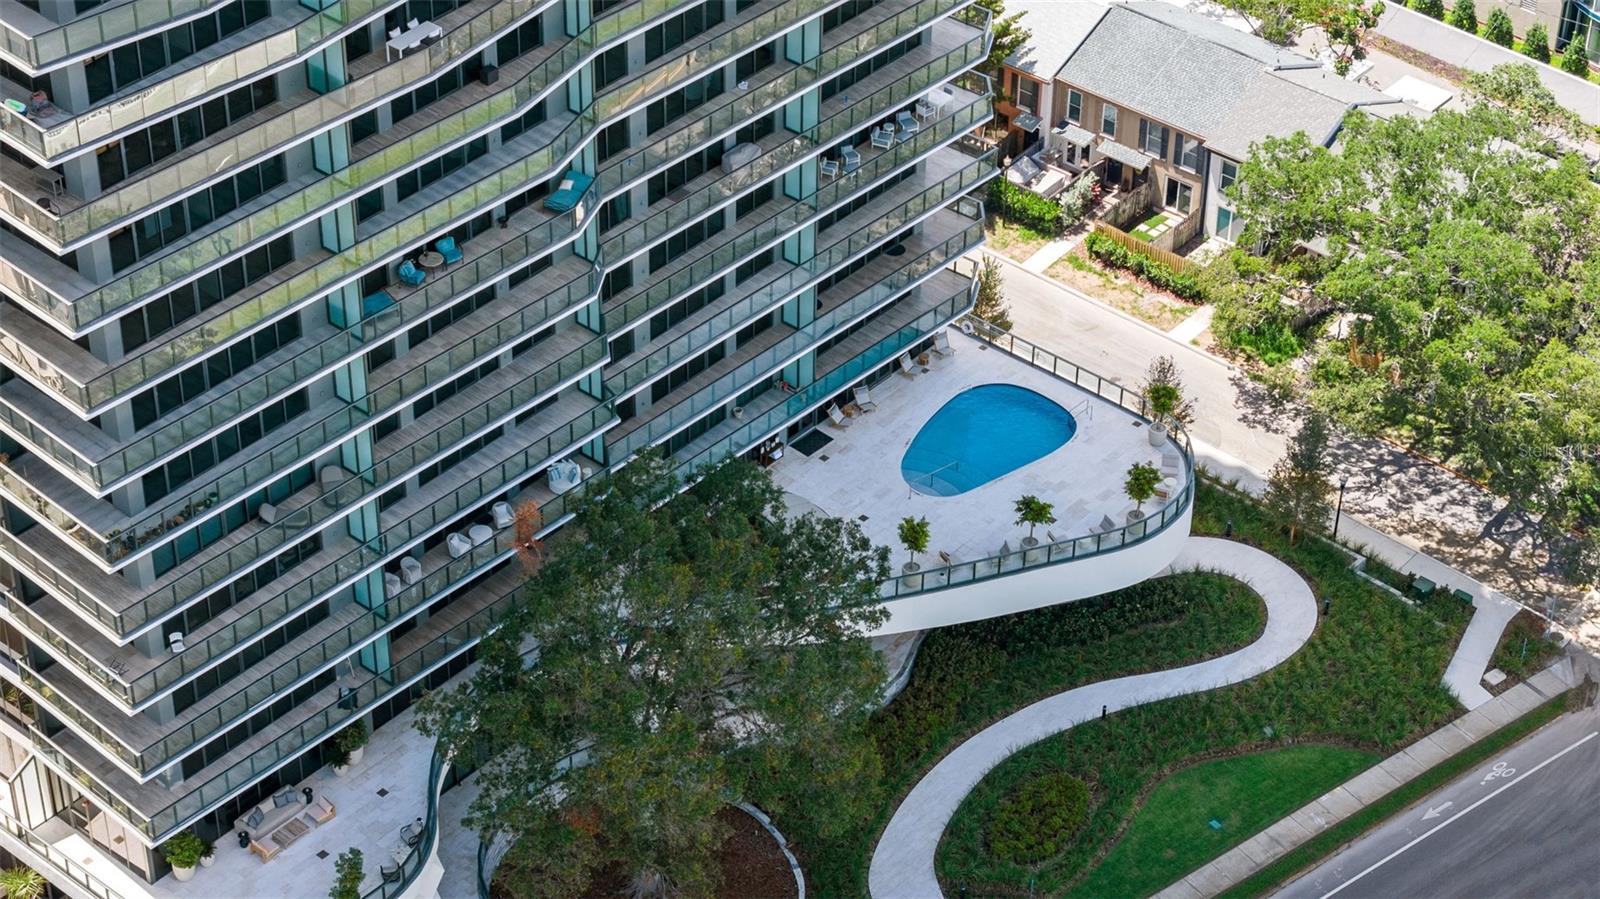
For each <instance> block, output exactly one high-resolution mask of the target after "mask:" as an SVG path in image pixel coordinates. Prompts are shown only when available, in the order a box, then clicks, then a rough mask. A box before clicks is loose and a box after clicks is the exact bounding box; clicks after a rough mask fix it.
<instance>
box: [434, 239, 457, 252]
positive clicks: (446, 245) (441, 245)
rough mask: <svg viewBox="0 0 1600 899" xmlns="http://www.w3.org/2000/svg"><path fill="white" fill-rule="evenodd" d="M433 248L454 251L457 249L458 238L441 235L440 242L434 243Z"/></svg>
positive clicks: (441, 250) (440, 250)
mask: <svg viewBox="0 0 1600 899" xmlns="http://www.w3.org/2000/svg"><path fill="white" fill-rule="evenodd" d="M433 248H434V249H436V250H438V251H439V252H441V253H454V252H455V250H456V239H455V238H454V237H441V238H439V242H438V243H436V244H434V245H433Z"/></svg>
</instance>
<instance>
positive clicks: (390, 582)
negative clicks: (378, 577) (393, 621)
mask: <svg viewBox="0 0 1600 899" xmlns="http://www.w3.org/2000/svg"><path fill="white" fill-rule="evenodd" d="M405 586H406V585H405V582H404V581H402V580H400V575H398V574H395V573H394V572H392V571H385V572H384V573H383V598H384V599H394V598H395V597H396V596H398V595H399V593H400V591H401V590H404V589H405Z"/></svg>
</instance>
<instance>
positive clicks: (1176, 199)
mask: <svg viewBox="0 0 1600 899" xmlns="http://www.w3.org/2000/svg"><path fill="white" fill-rule="evenodd" d="M1193 199H1194V188H1193V187H1190V186H1189V185H1188V184H1186V183H1184V182H1182V181H1179V180H1178V179H1177V178H1168V179H1167V206H1168V207H1170V208H1172V209H1176V210H1178V211H1179V212H1188V211H1189V204H1190V202H1191V201H1192V200H1193Z"/></svg>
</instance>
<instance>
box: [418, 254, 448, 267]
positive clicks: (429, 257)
mask: <svg viewBox="0 0 1600 899" xmlns="http://www.w3.org/2000/svg"><path fill="white" fill-rule="evenodd" d="M417 265H420V266H422V269H423V271H429V272H431V271H433V270H434V269H439V268H444V254H443V253H439V252H435V251H434V250H429V251H428V252H426V253H423V254H422V255H421V256H418V257H417Z"/></svg>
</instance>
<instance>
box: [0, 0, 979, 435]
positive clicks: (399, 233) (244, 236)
mask: <svg viewBox="0 0 1600 899" xmlns="http://www.w3.org/2000/svg"><path fill="white" fill-rule="evenodd" d="M960 2H964V0H922V3H921V4H919V5H918V7H916V8H914V9H919V8H922V7H923V6H924V5H927V7H926V13H925V14H926V15H928V16H930V21H931V20H932V19H934V18H937V17H938V16H936V15H934V13H935V12H938V11H939V10H940V9H946V11H947V7H949V6H954V5H956V4H959V3H960ZM781 25H782V23H781V22H776V21H775V22H772V23H770V27H772V28H776V29H778V30H780V31H781V30H782V29H781V27H780V26H781ZM688 52H689V53H690V54H692V53H693V51H688ZM724 61H726V60H724ZM818 77H819V73H818V71H817V70H816V69H815V68H814V64H807V65H805V66H801V67H796V68H793V69H791V70H789V72H788V74H787V75H786V76H783V77H780V78H777V79H775V80H774V81H772V82H769V83H768V84H767V85H765V86H764V87H763V88H762V89H759V90H752V91H749V92H748V94H746V95H745V97H744V98H743V99H745V100H746V101H747V102H755V101H757V99H758V95H759V98H760V100H761V104H760V105H759V106H757V107H756V109H767V108H770V107H771V106H772V105H773V104H774V103H775V102H777V101H778V99H779V98H780V97H784V96H788V95H790V94H792V93H794V92H796V91H799V90H801V89H803V88H804V87H805V86H806V85H808V84H810V83H812V82H814V81H815V80H816V79H817V78H818ZM790 82H793V84H790ZM785 85H787V88H786V89H784V88H783V86H785ZM775 87H777V88H780V90H779V91H778V96H769V95H771V94H772V93H773V88H775ZM633 90H634V88H633V87H632V86H631V82H630V83H629V84H625V85H623V86H622V87H621V88H618V89H617V91H616V92H612V93H611V94H607V95H606V96H604V97H601V98H599V99H597V100H596V102H595V103H594V104H591V105H590V108H589V109H588V110H586V111H585V112H584V113H582V114H581V115H579V116H578V117H577V118H576V119H574V120H573V121H572V122H571V123H570V124H569V125H568V126H567V127H566V128H565V129H563V130H562V132H561V133H560V135H559V136H558V137H557V138H556V139H555V140H554V141H552V142H551V143H550V144H547V145H546V146H545V147H543V148H541V149H540V150H537V151H535V152H534V153H532V154H530V155H528V156H525V157H523V158H522V159H520V160H518V161H516V162H513V163H510V164H509V165H507V166H505V167H503V168H502V169H500V170H499V171H498V172H496V173H495V174H494V175H491V176H489V177H487V178H484V179H482V180H479V181H477V182H476V183H474V184H472V185H470V186H465V187H463V188H462V190H460V191H458V192H457V193H455V194H454V195H452V196H451V197H450V198H448V199H447V200H444V201H443V202H440V203H437V204H434V205H432V206H429V207H427V208H425V209H423V210H421V211H419V212H418V213H416V214H414V215H411V216H409V217H407V218H405V219H403V220H401V221H400V222H397V223H395V224H394V225H392V226H390V227H389V228H386V229H383V230H382V231H380V232H379V233H378V234H377V235H374V236H373V237H370V238H368V239H366V240H363V241H361V242H360V243H358V244H357V245H356V246H355V247H353V248H352V249H350V250H347V251H345V252H343V253H340V254H337V255H335V256H333V257H331V258H329V259H327V260H325V261H324V262H322V263H321V264H319V265H316V266H314V267H312V268H310V269H308V270H307V271H304V272H301V273H300V274H298V275H296V276H293V277H291V278H288V279H286V280H285V281H284V282H282V283H280V284H278V285H276V286H274V287H271V288H268V289H267V290H266V291H264V292H263V293H261V294H258V295H257V296H256V297H254V298H253V299H252V300H250V301H247V302H245V303H243V304H241V305H239V306H236V307H234V308H233V309H231V310H229V311H227V312H224V313H221V314H219V315H217V316H216V317H214V318H212V319H211V320H209V321H207V322H206V324H205V325H204V326H203V327H200V328H196V329H192V330H190V331H188V332H187V333H184V334H181V335H177V336H176V337H175V338H174V339H172V340H169V341H167V342H165V343H163V344H162V345H161V346H159V347H157V348H155V349H153V350H152V351H149V352H145V353H141V354H140V355H138V356H136V357H135V358H133V359H130V360H128V361H126V362H123V363H121V364H119V365H117V366H116V367H115V368H113V369H112V370H111V371H110V372H107V373H105V374H102V375H99V376H97V377H95V378H92V379H90V381H89V382H88V383H87V384H78V383H76V382H75V381H74V380H73V379H72V378H69V377H67V376H66V375H65V374H64V373H62V372H60V371H59V370H57V369H55V367H54V366H51V365H49V364H48V363H47V362H46V361H45V360H43V359H41V358H40V357H39V356H38V355H37V354H33V353H28V352H26V351H25V349H24V348H22V347H21V346H20V345H19V343H18V342H17V341H16V340H15V339H14V338H12V337H11V336H9V335H0V355H3V356H5V357H6V358H7V359H8V361H11V362H12V363H13V364H15V365H17V366H19V367H21V368H23V369H25V370H27V371H28V372H29V373H30V374H31V375H33V376H34V377H35V378H36V379H37V380H38V381H39V383H41V384H44V385H46V386H48V387H49V388H50V389H51V390H53V391H55V392H57V393H58V394H60V395H61V396H62V397H63V398H64V399H65V400H66V401H68V402H70V403H74V404H76V405H78V406H79V407H81V408H82V409H84V410H85V411H88V410H94V409H99V408H101V407H103V406H104V405H106V404H108V403H110V402H112V401H114V399H115V398H116V397H118V396H122V395H125V394H127V393H129V392H131V391H133V390H134V389H136V388H138V387H140V386H142V385H143V384H145V383H147V382H148V381H150V380H152V379H154V378H156V377H159V376H160V375H162V374H164V373H166V372H168V371H170V370H172V369H173V368H175V367H177V366H180V365H182V364H184V363H187V362H190V361H193V360H197V359H199V358H201V357H202V356H204V355H206V354H208V353H209V352H212V351H214V350H216V349H217V348H219V347H220V346H222V345H223V344H225V343H227V342H228V341H230V340H232V339H235V338H236V337H237V336H238V335H239V334H240V333H242V332H243V331H244V330H246V329H247V328H249V327H252V326H255V325H257V324H259V323H260V322H261V321H263V320H265V319H268V318H271V317H273V316H274V315H276V314H279V313H280V312H281V311H282V310H283V309H284V308H286V307H287V306H289V305H290V304H292V303H293V302H295V301H297V300H299V299H303V298H304V297H306V296H312V295H316V294H318V293H321V292H323V291H325V290H327V289H330V288H331V287H333V286H336V285H335V284H334V283H330V282H332V281H335V280H336V279H338V278H341V277H346V276H349V275H351V273H352V270H355V271H359V270H360V269H364V268H367V267H370V266H371V265H372V264H373V263H375V262H378V261H381V260H382V259H384V258H386V257H387V256H390V255H393V254H394V253H395V252H396V251H398V250H400V249H402V248H404V247H407V246H412V245H415V244H416V243H418V242H421V241H422V240H424V239H425V238H426V236H427V235H428V234H430V233H438V232H440V231H442V230H444V226H445V225H446V224H447V223H448V222H451V221H457V220H460V219H463V218H466V217H469V216H470V215H471V214H473V213H475V212H478V211H481V210H483V209H485V208H489V207H492V206H493V205H495V203H496V202H497V201H499V200H500V199H502V198H503V197H504V196H505V195H507V194H509V193H511V192H513V191H514V189H516V188H520V187H523V186H525V185H526V184H527V183H529V182H530V181H537V180H539V178H540V177H541V176H542V175H543V173H545V172H546V170H549V169H553V168H554V164H555V162H556V161H557V160H558V159H566V158H568V157H569V156H570V155H571V154H572V153H573V152H575V151H576V149H577V146H578V145H579V144H580V143H581V142H582V141H583V140H585V139H586V138H587V136H588V135H589V134H590V133H592V132H593V130H594V128H595V126H596V124H597V123H598V121H600V119H599V118H598V117H597V115H596V110H597V109H598V108H600V107H601V106H602V105H603V103H604V102H609V101H607V97H610V96H613V95H614V94H615V93H617V92H627V93H631V92H632V91H633ZM735 96H736V97H738V96H739V94H738V93H737V92H736V93H735ZM740 105H741V104H739V103H730V104H728V105H727V106H724V107H723V108H722V110H720V112H721V113H722V114H726V113H728V112H729V110H731V109H733V108H736V107H738V106H740ZM754 111H755V110H752V112H751V113H746V114H745V115H744V117H743V118H748V117H749V115H750V114H753V112H754ZM717 120H718V117H717V115H716V114H712V115H705V114H700V115H699V116H698V117H697V119H696V123H695V125H694V126H693V127H692V128H688V129H684V130H683V131H680V132H677V133H676V134H675V135H674V137H681V136H682V135H684V134H686V133H689V132H695V131H699V130H703V129H708V128H712V127H714V126H715V125H716V123H717ZM735 124H737V121H736V122H731V123H729V124H728V125H727V126H726V127H727V128H731V127H733V125H735ZM435 127H437V126H435ZM662 143H663V144H665V143H670V142H662ZM398 146H402V144H397V145H396V147H398ZM660 146H662V144H658V145H657V147H660ZM391 149H393V148H391ZM409 152H415V151H414V150H413V151H409ZM643 152H646V153H647V152H648V151H643ZM640 156H641V154H634V157H633V158H639V157H640ZM673 158H675V157H674V156H666V157H664V158H661V159H659V163H665V162H670V161H672V159H673ZM365 162H366V160H363V161H362V163H358V164H357V166H360V165H364V164H365ZM629 164H632V163H631V162H630V163H629ZM357 166H352V167H351V169H347V170H345V172H341V173H338V174H336V175H334V176H331V177H330V178H327V179H323V180H322V181H319V182H317V184H315V185H312V186H311V187H309V188H307V189H306V190H304V191H300V192H298V193H296V194H295V195H293V196H291V197H288V198H285V199H284V200H280V201H279V202H277V203H275V204H273V205H271V206H269V207H267V208H266V209H263V210H260V211H258V212H256V213H255V214H253V215H250V216H248V217H246V218H244V219H242V220H240V221H239V222H235V223H234V224H232V225H229V226H226V227H224V228H222V229H219V230H218V231H216V232H213V233H211V234H208V235H206V236H205V237H204V238H201V239H199V240H196V241H195V242H193V243H190V244H188V245H186V246H185V247H184V248H182V249H180V250H178V251H177V252H174V253H171V254H168V255H166V256H163V257H161V258H160V259H159V260H156V261H155V262H152V263H151V264H150V265H147V266H143V267H141V268H139V269H138V270H136V271H135V272H133V273H132V274H130V275H128V276H125V277H123V278H121V279H119V280H117V281H115V282H113V283H112V284H110V285H107V286H106V287H103V288H99V289H97V290H96V291H95V292H94V293H93V294H92V295H91V296H90V297H88V298H85V300H87V301H89V302H95V301H96V300H103V299H106V298H108V297H111V296H115V295H117V294H123V296H122V298H121V299H120V300H119V301H118V302H117V305H119V306H120V305H121V304H122V303H125V302H131V301H132V300H133V299H134V298H135V297H136V296H142V295H144V294H145V293H149V292H151V291H153V290H156V289H168V288H170V286H171V284H172V283H173V282H175V281H181V280H183V277H184V276H185V275H187V274H189V273H191V272H194V271H198V270H201V269H203V268H204V266H206V265H207V264H209V263H212V262H214V261H215V260H216V259H219V258H224V257H227V256H229V255H232V254H233V253H235V252H236V251H238V250H240V249H243V248H244V247H245V246H246V245H248V244H250V243H251V242H254V241H256V240H258V239H262V238H265V237H267V236H269V235H271V234H274V233H276V232H277V231H278V230H280V229H281V228H283V227H286V226H288V225H289V224H292V223H295V222H299V221H301V220H303V219H304V218H306V217H307V216H310V215H314V214H316V213H317V211H318V210H319V209H321V208H323V207H324V206H325V205H326V204H327V203H329V202H331V201H332V199H333V193H331V192H337V191H340V190H341V188H339V187H335V186H334V184H335V182H338V183H341V184H348V183H350V179H351V178H354V177H355V176H354V175H347V174H346V173H347V172H352V171H354V170H355V169H356V168H357ZM641 172H643V170H641ZM389 174H393V172H392V171H390V172H389ZM318 191H321V192H323V193H328V194H329V195H328V196H326V197H324V196H322V194H321V193H317V192H318ZM602 192H603V193H609V191H608V190H607V188H605V187H604V186H602ZM313 195H315V196H314V199H313V198H312V197H313ZM81 302H83V301H80V303H81Z"/></svg>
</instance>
